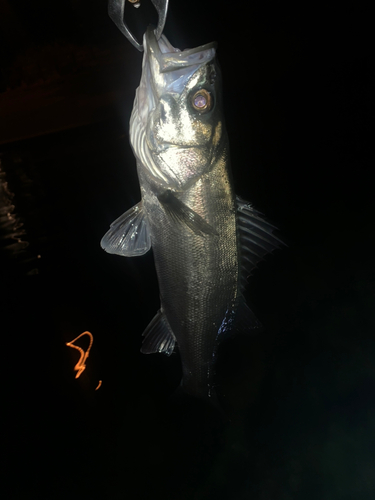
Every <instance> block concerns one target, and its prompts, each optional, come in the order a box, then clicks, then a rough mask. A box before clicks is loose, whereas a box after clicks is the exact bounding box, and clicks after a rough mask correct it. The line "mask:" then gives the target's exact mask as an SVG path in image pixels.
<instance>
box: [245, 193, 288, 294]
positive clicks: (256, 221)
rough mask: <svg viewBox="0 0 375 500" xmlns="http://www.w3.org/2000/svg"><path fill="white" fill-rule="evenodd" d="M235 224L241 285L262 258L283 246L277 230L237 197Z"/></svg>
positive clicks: (247, 203)
mask: <svg viewBox="0 0 375 500" xmlns="http://www.w3.org/2000/svg"><path fill="white" fill-rule="evenodd" d="M236 204H237V222H238V229H239V237H240V253H241V285H242V287H245V285H246V282H247V278H248V277H249V276H250V275H251V274H252V271H253V270H254V269H255V268H256V267H257V264H258V263H259V262H260V261H261V260H264V256H265V255H266V254H268V253H271V252H273V250H275V249H276V248H280V247H281V246H283V245H285V243H284V242H283V241H281V240H280V239H279V238H278V237H277V236H276V235H275V234H274V232H276V231H277V228H276V227H275V226H273V225H272V224H270V223H269V222H267V221H266V220H265V219H264V217H263V215H262V214H261V213H260V212H258V211H257V210H255V208H253V207H252V206H251V204H250V203H249V202H247V201H245V200H243V199H241V198H240V197H239V196H237V197H236Z"/></svg>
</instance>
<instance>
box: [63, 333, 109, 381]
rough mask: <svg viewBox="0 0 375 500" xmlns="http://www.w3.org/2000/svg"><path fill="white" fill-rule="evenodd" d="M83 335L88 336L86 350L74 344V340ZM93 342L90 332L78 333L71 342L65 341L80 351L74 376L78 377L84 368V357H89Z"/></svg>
mask: <svg viewBox="0 0 375 500" xmlns="http://www.w3.org/2000/svg"><path fill="white" fill-rule="evenodd" d="M83 335H88V336H89V337H90V344H89V346H88V348H87V351H86V352H85V351H84V350H83V349H82V348H81V347H79V346H77V345H74V342H75V341H76V340H78V339H80V338H81V337H83ZM93 342H94V337H93V336H92V333H90V332H83V333H81V334H80V335H78V337H76V338H75V339H74V340H72V341H71V342H67V343H66V345H67V346H69V347H73V349H77V351H79V353H80V358H79V360H78V363H77V364H76V365H75V367H74V370H76V372H77V374H76V378H78V377H79V376H80V375H81V373H82V372H83V371H84V370H85V368H86V364H85V362H86V359H87V358H88V357H89V353H90V349H91V346H92V343H93ZM100 384H101V382H100ZM99 387H100V385H99V386H98V387H97V389H99Z"/></svg>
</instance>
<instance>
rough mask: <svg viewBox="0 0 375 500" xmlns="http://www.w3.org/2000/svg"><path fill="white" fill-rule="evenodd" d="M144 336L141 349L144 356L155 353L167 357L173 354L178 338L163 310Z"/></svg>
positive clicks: (155, 317) (154, 318) (152, 321)
mask: <svg viewBox="0 0 375 500" xmlns="http://www.w3.org/2000/svg"><path fill="white" fill-rule="evenodd" d="M142 335H143V336H144V337H145V338H144V341H143V343H142V347H141V352H143V354H152V353H154V352H163V353H165V354H166V355H167V356H170V355H171V354H172V352H173V349H174V346H175V343H176V337H175V336H174V334H173V332H172V328H171V327H170V326H169V323H168V320H167V318H166V317H165V315H164V313H163V312H162V311H161V310H159V311H158V312H157V313H156V315H155V316H154V317H153V319H152V320H151V322H150V324H149V325H148V326H147V328H146V330H145V331H144V332H143V334H142Z"/></svg>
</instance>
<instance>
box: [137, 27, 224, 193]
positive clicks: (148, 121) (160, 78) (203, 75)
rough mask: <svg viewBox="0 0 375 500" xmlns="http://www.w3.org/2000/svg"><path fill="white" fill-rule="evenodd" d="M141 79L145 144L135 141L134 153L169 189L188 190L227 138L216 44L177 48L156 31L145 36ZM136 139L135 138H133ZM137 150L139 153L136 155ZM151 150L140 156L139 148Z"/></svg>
mask: <svg viewBox="0 0 375 500" xmlns="http://www.w3.org/2000/svg"><path fill="white" fill-rule="evenodd" d="M144 47H145V52H144V58H143V65H142V77H141V82H140V86H139V88H138V90H137V97H136V102H135V107H134V109H133V114H134V113H135V114H136V116H137V126H138V127H139V128H141V129H142V133H143V134H144V141H143V142H142V141H139V140H138V141H137V140H135V139H134V140H132V145H133V148H134V150H135V154H136V155H137V156H138V157H142V155H143V158H144V157H147V159H148V160H149V161H148V162H147V161H143V162H142V164H143V165H144V166H145V168H148V169H149V170H150V171H151V174H152V175H154V176H155V177H157V178H158V179H159V181H161V182H163V183H166V184H167V185H168V186H169V187H174V188H177V189H179V188H180V189H184V188H185V187H186V185H189V184H191V183H192V182H194V181H195V180H196V178H197V177H199V176H200V175H202V174H203V173H204V172H205V171H209V170H210V168H211V166H212V165H213V164H214V163H215V160H216V158H217V156H218V155H219V154H220V151H221V150H222V147H221V145H222V137H223V135H224V126H223V117H222V102H221V95H222V92H221V73H220V69H219V66H218V64H217V61H216V58H215V53H216V44H215V43H209V44H207V45H203V46H200V47H197V48H195V49H186V50H183V51H181V50H179V49H176V48H174V47H173V46H172V45H171V44H170V43H169V42H168V40H167V38H166V37H165V36H164V35H162V37H161V38H160V40H156V37H155V35H154V33H153V31H152V30H151V29H149V30H148V31H147V32H146V34H145V36H144ZM133 135H134V134H133ZM137 148H138V151H137ZM142 148H143V149H144V150H146V151H139V149H142Z"/></svg>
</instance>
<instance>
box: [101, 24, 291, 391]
mask: <svg viewBox="0 0 375 500" xmlns="http://www.w3.org/2000/svg"><path fill="white" fill-rule="evenodd" d="M143 46H144V55H143V62H142V74H141V80H140V84H139V87H138V89H137V90H136V96H135V100H134V106H133V110H132V114H131V118H130V143H131V146H132V149H133V152H134V155H135V157H136V161H137V173H138V178H139V183H140V190H141V200H140V201H139V203H137V204H136V205H135V206H134V207H132V208H130V209H129V210H127V211H126V212H125V213H124V214H123V215H121V216H120V217H119V218H118V219H116V220H115V221H114V222H113V223H112V224H111V227H110V229H109V231H108V232H107V233H106V234H105V235H104V237H103V238H102V241H101V246H102V248H103V249H104V250H105V251H107V252H108V253H111V254H117V255H122V256H127V257H134V256H140V255H144V254H145V253H146V252H148V251H149V250H150V249H151V248H152V250H153V254H154V261H155V267H156V272H157V278H158V283H159V290H160V309H159V311H158V312H157V313H156V315H155V317H154V318H153V319H152V320H151V322H150V323H149V325H148V326H147V328H146V330H145V331H144V333H143V337H144V339H143V343H142V347H141V352H143V353H144V354H151V353H165V354H166V355H171V354H172V353H173V352H174V351H175V349H176V348H178V351H179V354H180V358H181V365H182V382H181V387H182V389H183V391H184V392H185V393H187V394H189V395H191V396H194V397H197V398H199V399H204V400H210V399H211V400H213V399H214V398H216V397H217V388H216V384H215V366H216V358H217V352H218V346H219V344H220V342H221V341H222V340H223V339H224V338H227V337H228V336H230V335H231V334H233V333H235V332H236V331H243V330H247V331H256V330H259V329H260V328H261V326H262V325H261V323H260V321H259V320H258V319H257V318H256V316H255V315H254V313H253V312H252V310H251V309H250V308H249V307H248V305H247V304H246V302H245V299H244V296H243V291H244V289H245V287H246V283H247V278H248V277H249V276H250V275H251V273H252V272H253V270H254V268H255V267H256V266H257V264H258V263H259V261H260V260H263V258H264V256H265V255H266V254H268V253H271V252H272V251H273V250H275V249H276V248H280V247H281V246H282V244H283V242H282V241H281V240H280V239H279V238H278V236H277V235H276V234H277V228H276V227H275V226H273V225H272V224H270V223H269V222H268V221H266V220H265V218H264V217H263V215H262V214H261V213H260V212H258V211H257V210H256V209H255V208H254V207H253V206H252V205H251V204H250V203H249V202H247V201H245V200H243V199H242V198H240V197H238V196H236V194H235V193H234V189H233V179H232V173H231V167H230V154H229V139H228V134H227V130H226V127H225V122H224V116H223V96H222V76H221V70H220V67H219V64H218V61H217V56H216V51H217V44H216V43H215V42H212V43H208V44H206V45H202V46H199V47H196V48H193V49H185V50H180V49H177V48H174V47H173V46H172V45H171V44H170V42H169V41H168V39H167V38H166V36H165V35H162V36H161V37H160V38H159V39H157V38H156V36H155V34H154V32H153V30H152V29H151V28H149V29H148V30H147V31H146V33H145V35H144V39H143Z"/></svg>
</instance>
